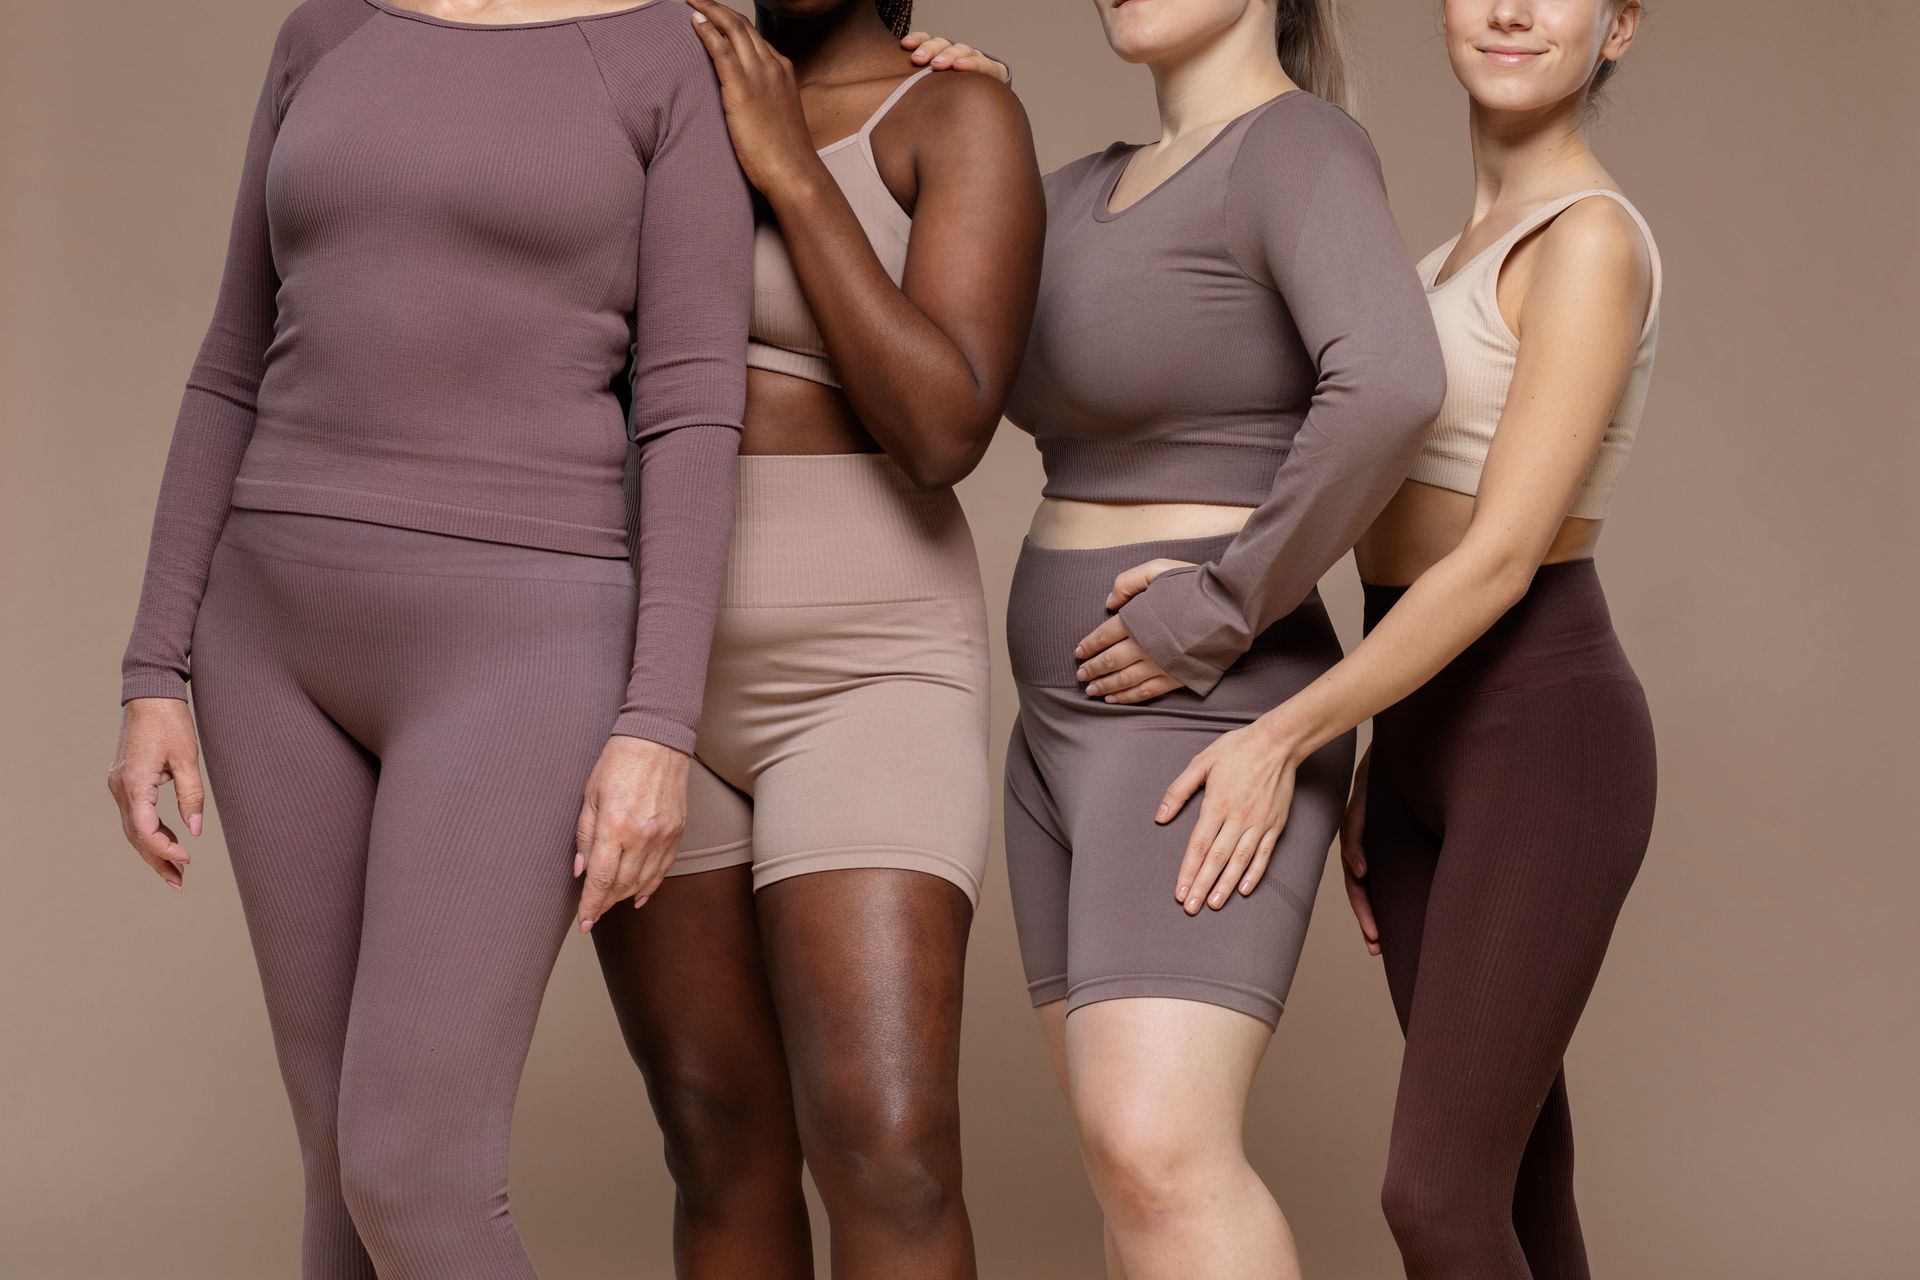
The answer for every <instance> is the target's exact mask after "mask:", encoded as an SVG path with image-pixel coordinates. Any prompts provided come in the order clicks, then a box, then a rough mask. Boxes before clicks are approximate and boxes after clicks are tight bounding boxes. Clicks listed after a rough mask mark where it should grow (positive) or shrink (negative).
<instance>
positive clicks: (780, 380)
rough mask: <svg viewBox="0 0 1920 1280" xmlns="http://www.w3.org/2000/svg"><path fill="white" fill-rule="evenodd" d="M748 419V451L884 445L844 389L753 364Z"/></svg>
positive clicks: (859, 449)
mask: <svg viewBox="0 0 1920 1280" xmlns="http://www.w3.org/2000/svg"><path fill="white" fill-rule="evenodd" d="M744 422H745V427H744V429H743V430H742V432H741V435H740V452H741V453H743V454H750V455H764V454H782V453H788V454H791V453H878V452H879V451H880V445H879V444H878V443H877V442H876V441H875V440H874V438H873V436H872V435H870V434H869V433H868V431H867V429H866V428H865V427H863V426H861V425H860V419H859V418H857V417H855V416H854V412H853V406H852V405H850V404H848V403H847V398H846V396H845V395H843V394H841V393H840V391H839V390H837V389H836V388H834V387H830V386H827V385H826V384H825V383H823V382H809V381H808V380H807V379H805V378H796V377H794V376H793V375H791V374H786V373H775V372H773V371H772V370H769V369H749V370H747V412H746V416H745V419H744Z"/></svg>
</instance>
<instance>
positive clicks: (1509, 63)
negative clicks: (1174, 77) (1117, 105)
mask: <svg viewBox="0 0 1920 1280" xmlns="http://www.w3.org/2000/svg"><path fill="white" fill-rule="evenodd" d="M1121 2H1122V3H1125V0H1121ZM1480 52H1481V54H1482V55H1483V56H1484V57H1485V58H1486V59H1487V61H1488V62H1491V63H1493V65H1494V66H1496V67H1524V66H1526V65H1527V64H1528V63H1530V62H1532V61H1533V60H1534V59H1535V58H1537V57H1539V56H1540V55H1541V54H1542V53H1544V52H1545V50H1544V49H1521V48H1515V47H1495V48H1491V49H1481V50H1480Z"/></svg>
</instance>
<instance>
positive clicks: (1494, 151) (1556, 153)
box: [1468, 95, 1612, 222]
mask: <svg viewBox="0 0 1920 1280" xmlns="http://www.w3.org/2000/svg"><path fill="white" fill-rule="evenodd" d="M1469 101H1470V103H1471V105H1470V109H1469V112H1468V136H1469V138H1470V140H1471V142H1472V144H1473V218H1474V221H1476V222H1478V221H1480V220H1481V219H1482V218H1484V217H1486V216H1487V214H1489V213H1490V212H1493V211H1494V210H1497V209H1509V208H1516V207H1525V206H1527V205H1533V204H1538V203H1540V202H1541V201H1543V200H1548V199H1551V198H1553V197H1554V196H1557V195H1561V194H1564V193H1565V192H1567V191H1569V190H1574V189H1578V188H1580V187H1592V186H1605V185H1610V184H1611V182H1612V179H1611V178H1609V177H1608V176H1607V171H1606V170H1605V169H1603V168H1601V166H1600V161H1599V159H1598V158H1597V157H1595V155H1594V154H1593V147H1592V145H1591V144H1590V143H1589V142H1588V139H1587V130H1586V121H1585V115H1586V99H1585V97H1584V96H1583V95H1576V96H1575V97H1573V98H1569V99H1567V100H1566V101H1564V102H1558V103H1555V104H1554V105H1552V106H1550V107H1545V108H1542V109H1541V110H1538V111H1529V112H1517V111H1496V110H1493V109H1491V108H1489V107H1486V106H1483V105H1481V104H1480V103H1478V102H1472V101H1471V100H1469Z"/></svg>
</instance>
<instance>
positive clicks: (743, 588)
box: [721, 453, 981, 609]
mask: <svg viewBox="0 0 1920 1280" xmlns="http://www.w3.org/2000/svg"><path fill="white" fill-rule="evenodd" d="M980 595H981V585H980V563H979V559H978V557H977V555H976V554H975V551H974V546H973V531H972V530H971V529H970V528H969V527H968V525H967V517H966V513H965V512H963V511H962V510H961V509H960V500H959V498H957V497H956V496H955V495H954V492H953V490H951V489H922V488H921V487H919V486H918V485H916V484H914V483H913V481H912V480H910V479H908V478H907V475H906V473H905V472H904V471H902V470H901V469H900V466H899V464H898V463H896V462H895V461H894V460H893V459H892V458H890V457H888V456H887V455H886V454H884V453H828V454H770V455H769V454H761V455H748V456H745V457H742V458H741V459H740V490H739V497H738V499H737V500H736V504H735V508H734V525H733V550H732V554H731V557H730V559H729V561H728V565H727V582H726V588H725V591H724V593H723V594H722V597H721V603H722V605H723V606H724V607H727V608H735V609H741V608H745V609H751V608H768V607H792V606H805V605H834V604H879V603H885V602H888V601H896V600H897V601H908V600H937V599H945V598H951V597H961V598H973V599H978V598H979V597H980Z"/></svg>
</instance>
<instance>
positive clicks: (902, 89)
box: [856, 67, 933, 138]
mask: <svg viewBox="0 0 1920 1280" xmlns="http://www.w3.org/2000/svg"><path fill="white" fill-rule="evenodd" d="M932 74H933V68H932V67H922V68H920V69H919V70H918V71H916V72H914V73H913V74H912V75H910V76H908V77H907V78H906V79H905V80H902V81H901V82H900V83H899V85H898V86H897V87H896V88H895V89H894V91H893V92H892V93H890V94H888V95H887V100H886V101H885V102H883V103H881V104H880V109H879V110H878V111H875V112H874V113H873V114H872V115H870V116H868V117H867V122H866V123H865V124H863V125H861V126H860V132H859V134H858V135H856V136H858V137H862V138H864V137H866V136H867V135H868V134H871V133H872V132H873V130H874V128H875V126H877V125H878V124H879V123H880V122H881V121H882V120H884V119H885V118H886V115H887V112H889V111H891V110H893V108H894V104H895V103H897V102H899V101H900V99H902V98H904V97H906V96H907V90H909V89H911V88H913V86H915V85H916V84H919V83H920V82H921V81H922V80H924V79H925V78H926V77H928V76H930V75H932Z"/></svg>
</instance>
